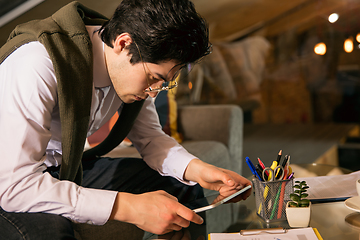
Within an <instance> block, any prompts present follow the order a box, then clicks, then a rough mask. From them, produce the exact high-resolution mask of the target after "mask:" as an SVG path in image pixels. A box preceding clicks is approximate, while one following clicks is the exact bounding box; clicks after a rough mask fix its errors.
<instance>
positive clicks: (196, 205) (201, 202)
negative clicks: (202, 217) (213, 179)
mask: <svg viewBox="0 0 360 240" xmlns="http://www.w3.org/2000/svg"><path fill="white" fill-rule="evenodd" d="M250 188H251V185H248V186H246V187H244V188H243V189H241V190H239V191H238V192H236V193H234V194H232V195H230V196H228V197H226V198H224V199H222V200H217V197H218V196H219V194H215V195H211V196H209V197H205V198H200V199H197V200H195V201H193V202H190V203H188V204H185V206H187V207H188V208H190V209H192V210H193V211H194V212H196V213H199V212H204V211H206V210H209V209H213V208H215V207H217V206H219V205H221V204H223V203H226V202H227V201H229V200H230V199H233V198H234V197H236V196H238V195H240V194H242V193H244V192H246V191H247V190H249V189H250Z"/></svg>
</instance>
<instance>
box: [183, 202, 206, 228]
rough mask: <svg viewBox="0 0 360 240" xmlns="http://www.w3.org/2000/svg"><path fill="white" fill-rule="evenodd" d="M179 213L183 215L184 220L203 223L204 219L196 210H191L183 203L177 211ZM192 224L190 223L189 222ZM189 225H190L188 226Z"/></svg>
mask: <svg viewBox="0 0 360 240" xmlns="http://www.w3.org/2000/svg"><path fill="white" fill-rule="evenodd" d="M176 213H177V215H178V216H179V217H181V218H182V219H183V220H187V221H190V222H193V223H196V224H202V223H203V222H204V219H202V217H200V216H199V215H197V214H196V213H195V212H194V211H192V210H190V209H189V208H187V207H185V206H184V205H181V207H179V208H178V209H177V211H176ZM189 224H190V223H189ZM186 227H188V226H186Z"/></svg>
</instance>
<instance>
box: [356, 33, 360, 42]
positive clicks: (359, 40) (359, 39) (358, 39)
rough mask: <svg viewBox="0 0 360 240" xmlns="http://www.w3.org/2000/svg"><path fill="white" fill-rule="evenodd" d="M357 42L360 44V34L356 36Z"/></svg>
mask: <svg viewBox="0 0 360 240" xmlns="http://www.w3.org/2000/svg"><path fill="white" fill-rule="evenodd" d="M356 41H357V42H358V43H360V33H358V34H357V35H356Z"/></svg>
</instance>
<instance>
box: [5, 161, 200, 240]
mask: <svg viewBox="0 0 360 240" xmlns="http://www.w3.org/2000/svg"><path fill="white" fill-rule="evenodd" d="M83 170H84V177H83V184H82V186H84V187H87V188H96V189H106V190H115V191H119V192H130V193H134V194H139V193H144V192H151V191H156V190H165V191H166V192H168V193H169V194H172V195H173V196H175V197H177V198H178V199H179V202H181V203H186V202H189V201H192V200H194V199H197V198H200V197H203V191H202V188H201V187H200V186H199V185H195V186H193V187H191V186H187V185H184V184H182V183H180V182H179V181H177V180H176V179H174V178H172V177H162V176H161V175H160V174H159V173H158V172H156V171H154V170H153V169H151V168H150V167H149V166H148V165H147V164H146V163H145V162H144V161H143V160H142V159H137V158H116V159H113V158H99V159H95V160H92V161H88V162H83ZM50 173H51V174H52V175H53V176H54V177H57V176H58V172H56V171H55V172H54V171H53V172H50ZM0 239H4V240H5V239H6V240H12V239H14V240H15V239H16V240H18V239H31V240H49V239H52V240H57V239H63V240H64V239H66V240H68V239H75V237H74V231H73V229H72V224H71V222H70V220H68V219H67V218H64V217H62V216H58V215H54V214H47V213H9V212H5V211H4V210H3V209H2V208H0Z"/></svg>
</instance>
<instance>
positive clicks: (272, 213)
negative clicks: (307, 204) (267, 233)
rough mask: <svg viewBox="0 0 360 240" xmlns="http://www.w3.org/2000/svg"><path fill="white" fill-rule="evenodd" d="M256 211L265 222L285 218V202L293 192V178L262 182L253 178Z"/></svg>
mask: <svg viewBox="0 0 360 240" xmlns="http://www.w3.org/2000/svg"><path fill="white" fill-rule="evenodd" d="M253 186H254V190H255V201H256V213H257V215H259V216H260V217H261V218H263V219H264V220H265V221H266V222H271V221H280V220H286V211H285V209H286V204H287V203H288V202H289V201H290V200H291V199H290V194H291V193H293V192H294V189H293V186H294V179H287V180H275V181H273V182H263V181H260V180H259V179H257V178H254V179H253Z"/></svg>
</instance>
